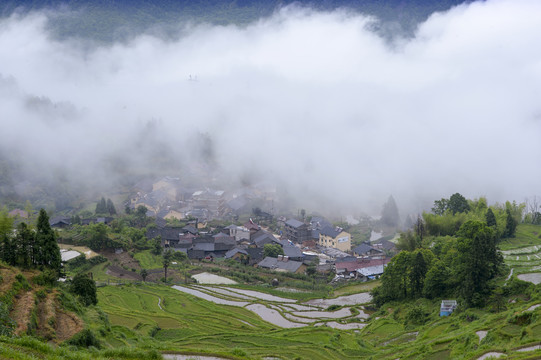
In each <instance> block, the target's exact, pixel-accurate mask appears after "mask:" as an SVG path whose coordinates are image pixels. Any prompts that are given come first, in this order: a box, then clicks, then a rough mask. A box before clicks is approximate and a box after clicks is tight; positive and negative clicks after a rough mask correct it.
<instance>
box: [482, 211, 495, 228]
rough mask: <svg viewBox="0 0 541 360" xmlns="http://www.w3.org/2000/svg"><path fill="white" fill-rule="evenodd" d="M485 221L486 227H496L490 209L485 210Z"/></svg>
mask: <svg viewBox="0 0 541 360" xmlns="http://www.w3.org/2000/svg"><path fill="white" fill-rule="evenodd" d="M485 220H486V222H487V225H488V226H491V227H496V226H497V222H496V216H495V215H494V212H493V211H492V209H491V208H488V210H487V212H486V214H485Z"/></svg>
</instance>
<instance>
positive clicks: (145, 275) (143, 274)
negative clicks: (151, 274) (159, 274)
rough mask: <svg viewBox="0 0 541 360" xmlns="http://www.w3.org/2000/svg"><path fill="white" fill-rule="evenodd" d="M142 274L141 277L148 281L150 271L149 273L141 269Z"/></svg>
mask: <svg viewBox="0 0 541 360" xmlns="http://www.w3.org/2000/svg"><path fill="white" fill-rule="evenodd" d="M140 274H141V277H142V278H143V281H146V279H147V276H148V271H147V269H141V272H140Z"/></svg>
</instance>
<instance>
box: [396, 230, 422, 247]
mask: <svg viewBox="0 0 541 360" xmlns="http://www.w3.org/2000/svg"><path fill="white" fill-rule="evenodd" d="M420 246H421V238H420V237H419V236H417V235H416V234H415V233H414V232H413V231H411V230H408V231H406V232H403V233H400V237H399V238H398V244H396V247H397V248H398V249H399V250H407V251H414V250H415V249H417V248H418V247H420Z"/></svg>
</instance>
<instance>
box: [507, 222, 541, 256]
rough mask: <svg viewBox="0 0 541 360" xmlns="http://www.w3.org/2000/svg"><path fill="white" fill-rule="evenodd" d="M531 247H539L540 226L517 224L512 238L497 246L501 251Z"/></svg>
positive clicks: (540, 243) (540, 241)
mask: <svg viewBox="0 0 541 360" xmlns="http://www.w3.org/2000/svg"><path fill="white" fill-rule="evenodd" d="M532 245H541V226H539V225H531V224H519V225H518V227H517V232H516V236H515V237H514V238H509V239H504V240H502V242H500V243H499V244H498V246H499V247H500V249H501V250H503V251H505V250H511V249H516V248H521V247H527V246H532Z"/></svg>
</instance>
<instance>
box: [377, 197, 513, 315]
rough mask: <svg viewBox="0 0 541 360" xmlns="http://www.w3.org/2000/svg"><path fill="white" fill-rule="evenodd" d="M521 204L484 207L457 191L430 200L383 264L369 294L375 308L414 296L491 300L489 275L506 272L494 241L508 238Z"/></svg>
mask: <svg viewBox="0 0 541 360" xmlns="http://www.w3.org/2000/svg"><path fill="white" fill-rule="evenodd" d="M523 210H524V205H522V204H520V205H518V204H516V203H509V202H507V203H506V204H505V205H494V206H490V207H489V206H487V202H486V199H484V198H480V199H478V200H474V201H471V200H470V201H468V200H467V199H465V198H464V197H463V196H462V195H460V194H458V193H457V194H454V195H453V196H451V198H449V199H441V200H437V201H435V202H434V207H433V208H432V212H431V213H424V214H423V215H422V217H421V216H419V217H418V219H417V221H416V222H415V224H414V227H413V230H410V231H407V232H405V233H402V234H401V237H400V240H399V244H398V245H399V248H400V249H401V250H403V251H401V252H400V253H399V254H398V255H396V256H395V257H394V258H393V259H392V260H391V262H390V263H389V264H388V265H387V267H386V268H385V271H384V274H383V275H382V278H381V281H382V283H381V286H380V287H378V288H376V289H375V290H374V291H373V293H372V295H373V297H374V302H375V303H376V305H377V306H381V305H383V304H384V303H386V302H389V301H395V300H405V299H415V298H419V297H426V298H441V297H451V296H452V297H456V298H459V299H462V300H463V301H462V303H463V304H464V305H466V306H483V305H485V304H486V301H487V300H489V299H490V296H491V295H492V292H493V288H492V285H491V284H492V282H491V280H493V279H494V278H496V277H497V276H498V275H500V274H502V273H503V272H505V265H504V262H503V257H502V256H501V254H500V253H499V251H498V249H497V244H498V242H499V241H500V240H501V239H502V238H505V237H513V236H514V235H515V231H516V227H517V224H518V222H519V220H520V219H521V218H522V212H523Z"/></svg>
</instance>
